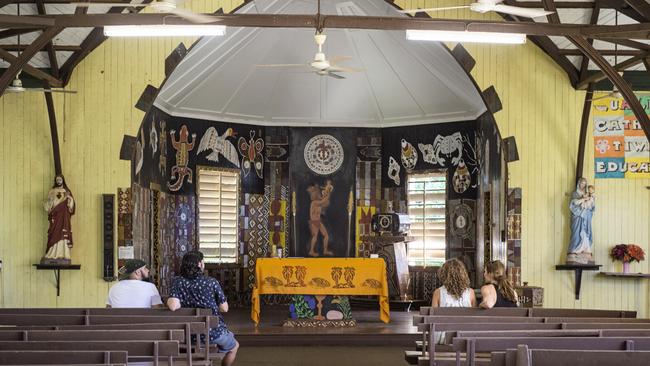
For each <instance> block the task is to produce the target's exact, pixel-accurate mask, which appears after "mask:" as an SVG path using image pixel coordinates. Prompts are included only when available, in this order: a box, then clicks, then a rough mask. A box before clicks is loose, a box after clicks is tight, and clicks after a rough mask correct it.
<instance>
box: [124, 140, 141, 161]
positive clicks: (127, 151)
mask: <svg viewBox="0 0 650 366" xmlns="http://www.w3.org/2000/svg"><path fill="white" fill-rule="evenodd" d="M137 139H138V138H137V137H135V136H129V135H124V137H123V138H122V146H120V160H131V158H132V157H133V149H134V148H135V142H136V140H137Z"/></svg>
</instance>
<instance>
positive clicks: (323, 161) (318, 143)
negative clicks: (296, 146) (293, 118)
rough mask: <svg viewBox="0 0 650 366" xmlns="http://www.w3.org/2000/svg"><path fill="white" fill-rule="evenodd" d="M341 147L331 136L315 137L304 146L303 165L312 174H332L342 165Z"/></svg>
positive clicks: (342, 154)
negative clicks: (305, 165)
mask: <svg viewBox="0 0 650 366" xmlns="http://www.w3.org/2000/svg"><path fill="white" fill-rule="evenodd" d="M343 156H344V153H343V146H341V143H340V142H339V140H337V139H336V138H335V137H334V136H332V135H316V136H314V137H312V138H311V139H309V141H307V145H305V163H307V166H308V167H309V169H311V170H312V171H313V172H314V173H316V174H320V175H328V174H332V173H334V172H335V171H337V170H339V168H340V167H341V165H342V164H343Z"/></svg>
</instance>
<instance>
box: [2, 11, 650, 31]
mask: <svg viewBox="0 0 650 366" xmlns="http://www.w3.org/2000/svg"><path fill="white" fill-rule="evenodd" d="M121 10H123V9H122V8H120V11H121ZM205 15H206V16H212V17H213V18H214V19H215V23H214V24H220V25H226V26H232V27H266V28H316V27H317V26H323V27H324V28H347V29H379V30H406V29H420V30H452V31H454V30H455V31H476V32H479V31H482V32H502V33H524V34H527V35H537V36H583V37H589V38H597V37H604V38H628V37H629V35H630V34H634V35H635V36H637V38H648V33H650V23H640V24H626V25H619V26H613V25H593V26H592V25H584V24H566V23H565V24H548V23H534V22H498V21H489V20H469V19H437V18H408V17H373V16H344V15H326V16H321V17H320V23H321V24H319V18H318V17H317V16H316V15H313V14H310V15H303V14H224V15H213V14H205ZM34 17H37V16H34ZM43 18H48V19H51V20H53V21H54V23H55V24H56V26H57V27H65V28H68V27H102V26H107V25H161V24H169V25H172V24H175V25H188V24H194V23H192V22H190V21H189V20H187V19H183V18H180V17H177V16H174V15H172V14H167V13H147V14H121V13H117V14H116V13H109V14H85V15H75V14H57V15H48V16H47V17H43ZM1 23H2V21H1V20H0V26H2V25H1ZM28 26H30V27H32V28H33V25H25V26H24V27H28ZM640 35H642V36H640ZM639 36H640V37H639Z"/></svg>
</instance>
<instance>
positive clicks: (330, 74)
mask: <svg viewBox="0 0 650 366" xmlns="http://www.w3.org/2000/svg"><path fill="white" fill-rule="evenodd" d="M325 75H327V76H329V77H332V78H334V79H345V76H342V75H339V74H335V73H333V72H331V71H329V72H327V74H325Z"/></svg>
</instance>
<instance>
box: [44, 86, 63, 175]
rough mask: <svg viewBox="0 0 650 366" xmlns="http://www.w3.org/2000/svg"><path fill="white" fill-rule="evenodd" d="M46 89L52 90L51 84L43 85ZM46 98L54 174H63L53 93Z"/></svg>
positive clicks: (45, 94)
mask: <svg viewBox="0 0 650 366" xmlns="http://www.w3.org/2000/svg"><path fill="white" fill-rule="evenodd" d="M43 87H44V88H45V89H49V88H50V84H48V83H47V81H46V82H44V83H43ZM43 94H44V96H45V104H46V105H47V115H48V117H49V121H50V137H51V138H52V158H53V160H54V173H55V174H56V175H59V174H63V170H62V168H61V152H60V149H59V133H58V131H57V127H56V126H57V125H56V111H55V109H54V100H53V98H52V93H43Z"/></svg>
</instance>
